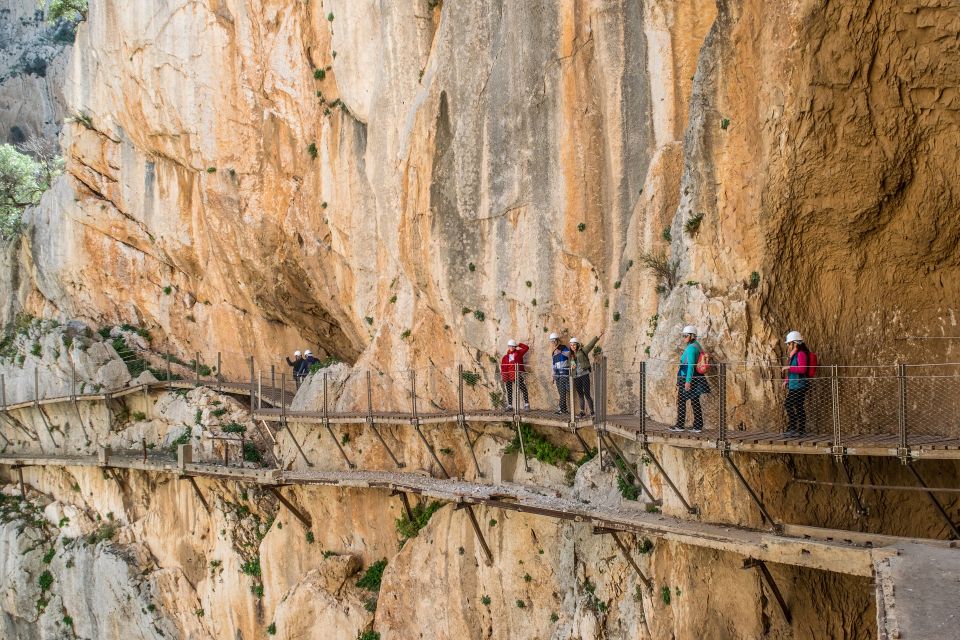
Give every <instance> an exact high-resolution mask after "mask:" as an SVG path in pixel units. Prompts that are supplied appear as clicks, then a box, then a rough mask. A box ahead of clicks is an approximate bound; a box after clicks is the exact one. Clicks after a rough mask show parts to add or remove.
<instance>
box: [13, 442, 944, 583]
mask: <svg viewBox="0 0 960 640" xmlns="http://www.w3.org/2000/svg"><path fill="white" fill-rule="evenodd" d="M0 465H2V466H7V467H14V468H24V467H30V466H44V467H63V468H69V467H92V468H116V469H131V470H137V471H144V472H151V473H166V474H174V475H177V476H179V477H184V478H186V477H206V478H211V479H215V480H231V481H238V482H247V483H252V484H259V485H264V486H272V487H278V486H284V485H323V486H335V487H341V488H357V489H375V490H382V491H385V492H394V491H400V492H405V493H415V494H419V495H423V496H425V497H427V498H432V499H436V500H441V501H444V502H450V503H454V504H462V505H483V506H486V507H490V508H497V509H508V510H512V511H519V512H524V513H529V514H533V515H539V516H543V517H549V518H554V519H558V520H568V521H573V522H578V523H582V524H584V525H591V526H594V527H599V528H601V529H606V530H613V531H620V532H624V533H630V534H638V535H646V536H650V537H656V538H659V539H663V540H670V541H673V542H677V543H681V544H686V545H693V546H697V547H703V548H708V549H714V550H717V551H726V552H730V553H735V554H739V555H743V556H746V557H749V558H754V559H757V560H763V561H766V562H777V563H781V564H788V565H793V566H798V567H806V568H811V569H819V570H824V571H832V572H837V573H845V574H850V575H857V576H867V577H870V576H872V575H873V571H874V564H875V563H876V562H877V561H878V560H879V559H886V558H890V557H892V556H894V555H896V553H897V551H896V548H897V546H898V545H902V544H907V543H917V544H920V543H921V541H916V540H912V539H909V538H898V537H894V536H884V535H870V534H863V533H853V532H849V531H842V530H831V529H821V528H816V527H796V526H793V527H789V528H788V529H786V530H785V532H784V533H782V534H777V533H772V532H769V531H762V530H756V529H750V528H745V527H735V526H728V525H720V524H710V523H705V522H696V521H692V520H684V519H680V518H676V517H672V516H667V515H663V514H659V513H647V512H645V511H644V510H643V509H642V508H639V506H637V507H614V506H604V505H596V504H587V503H585V502H580V501H578V500H574V499H571V498H563V497H558V496H557V495H556V494H555V493H554V492H551V491H549V490H546V489H539V488H535V487H527V486H520V485H516V484H512V483H509V484H480V483H475V482H468V481H466V480H462V479H438V478H431V477H428V476H424V475H422V474H418V473H410V472H399V471H392V472H390V471H320V470H305V471H283V470H280V469H254V468H243V467H229V466H224V465H221V464H214V463H185V464H178V462H177V461H176V460H174V459H173V458H171V457H169V456H156V455H151V456H149V457H148V458H147V460H146V461H144V459H143V458H142V457H141V456H132V455H111V456H109V458H108V459H107V460H106V463H105V464H104V462H103V461H102V460H101V459H100V458H98V457H97V456H79V455H71V456H68V455H23V456H17V455H11V454H3V455H0ZM922 543H923V544H927V545H931V546H933V547H944V546H945V545H946V544H947V543H939V542H936V541H922Z"/></svg>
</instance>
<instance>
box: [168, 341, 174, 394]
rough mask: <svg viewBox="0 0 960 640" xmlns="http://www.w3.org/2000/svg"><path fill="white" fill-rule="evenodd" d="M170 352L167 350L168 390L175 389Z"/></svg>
mask: <svg viewBox="0 0 960 640" xmlns="http://www.w3.org/2000/svg"><path fill="white" fill-rule="evenodd" d="M170 360H171V358H170V352H169V351H168V352H167V391H170V390H171V389H173V378H172V377H171V374H170Z"/></svg>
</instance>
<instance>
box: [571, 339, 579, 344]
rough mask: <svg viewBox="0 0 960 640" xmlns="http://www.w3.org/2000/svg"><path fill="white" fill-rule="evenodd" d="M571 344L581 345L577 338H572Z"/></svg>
mask: <svg viewBox="0 0 960 640" xmlns="http://www.w3.org/2000/svg"><path fill="white" fill-rule="evenodd" d="M570 344H580V341H579V340H577V339H576V338H570Z"/></svg>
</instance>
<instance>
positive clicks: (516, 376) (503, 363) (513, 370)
mask: <svg viewBox="0 0 960 640" xmlns="http://www.w3.org/2000/svg"><path fill="white" fill-rule="evenodd" d="M529 349H530V347H528V346H527V345H525V344H524V343H522V342H520V343H517V341H516V340H510V341H508V342H507V352H506V353H505V354H503V358H501V359H500V378H501V379H502V380H503V383H504V385H506V387H507V407H506V408H507V411H512V410H513V384H514V380H516V384H517V388H518V389H519V390H520V393H521V394H523V409H524V411H529V410H530V395H529V394H528V393H527V381H526V377H527V370H526V365H524V364H523V357H524V356H525V355H526V353H527V351H529ZM519 400H520V398H517V401H518V402H519Z"/></svg>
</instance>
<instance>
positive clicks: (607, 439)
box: [598, 432, 663, 504]
mask: <svg viewBox="0 0 960 640" xmlns="http://www.w3.org/2000/svg"><path fill="white" fill-rule="evenodd" d="M598 433H599V432H598ZM602 439H603V442H604V444H606V445H607V449H608V450H610V452H611V453H613V455H614V456H615V458H614V463H613V467H614V469H616V471H617V475H619V476H620V479H621V480H623V481H624V482H625V483H626V484H628V485H632V484H633V483H632V482H631V481H630V479H629V478H627V477H626V476H624V474H623V471H622V470H621V469H620V465H618V464H617V463H616V459H617V458H619V459H620V461H621V462H623V464H624V466H626V467H627V470H628V471H633V477H634V480H636V481H637V484H639V485H640V488H641V489H643V492H644V493H645V494H647V497H648V498H650V500H651V501H653V502H654V503H655V504H663V500H658V499H657V498H656V497H655V496H654V495H653V492H651V491H650V488H649V487H648V486H647V485H646V484H645V483H644V481H643V480H641V479H640V469H639V468H638V467H637V466H636V465H635V464H631V463H630V462H628V461H627V457H626V455H624V453H623V450H622V449H621V448H620V447H619V446H618V445H617V443H616V442H614V440H613V437H612V436H611V435H610V434H609V433H606V432H604V433H603V438H602Z"/></svg>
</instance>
